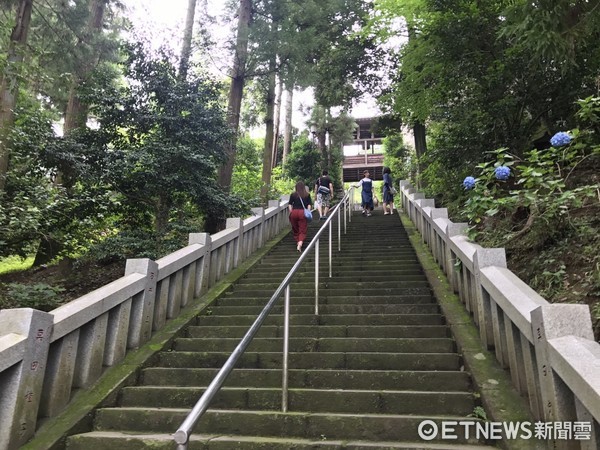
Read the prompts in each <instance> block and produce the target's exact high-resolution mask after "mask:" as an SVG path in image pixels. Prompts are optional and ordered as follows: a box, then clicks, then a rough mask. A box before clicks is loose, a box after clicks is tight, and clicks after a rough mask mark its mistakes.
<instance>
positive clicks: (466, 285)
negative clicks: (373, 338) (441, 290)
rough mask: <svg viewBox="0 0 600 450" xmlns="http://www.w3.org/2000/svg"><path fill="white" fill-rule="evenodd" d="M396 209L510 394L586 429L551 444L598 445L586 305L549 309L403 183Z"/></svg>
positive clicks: (598, 357) (599, 353) (599, 360)
mask: <svg viewBox="0 0 600 450" xmlns="http://www.w3.org/2000/svg"><path fill="white" fill-rule="evenodd" d="M399 194H400V197H401V200H402V208H403V209H404V211H405V212H406V214H407V215H408V216H409V218H410V220H411V221H412V222H413V223H414V224H415V227H416V228H417V229H418V231H419V233H420V234H421V237H422V240H423V242H424V243H425V244H427V245H428V247H429V248H430V250H431V252H432V255H433V257H434V259H435V261H436V262H437V264H438V265H439V266H440V268H441V269H442V270H443V271H444V273H445V274H446V276H447V278H448V280H449V282H450V285H451V286H452V288H453V290H454V291H455V292H456V293H457V294H458V295H459V297H460V299H461V301H462V302H463V303H464V305H465V308H466V309H467V310H468V311H469V312H470V314H471V317H472V319H473V321H474V323H475V324H476V325H477V327H478V329H479V335H480V339H481V342H482V343H483V344H484V346H486V347H487V348H488V349H489V350H493V351H494V352H495V355H496V358H497V360H498V361H499V362H500V364H501V365H502V366H503V367H504V368H506V369H507V370H509V371H510V375H511V379H512V381H513V383H514V386H515V387H516V389H517V390H518V391H519V392H520V393H521V394H522V395H524V396H526V397H527V398H528V400H529V405H530V408H531V412H532V414H533V416H534V417H535V418H536V420H539V421H542V422H571V423H576V422H581V423H584V424H586V425H587V424H589V425H590V426H591V430H589V433H588V434H589V436H590V439H589V440H581V441H568V440H555V441H554V442H553V444H554V447H553V448H557V449H562V448H565V449H566V448H568V449H571V448H581V449H590V450H591V449H598V448H600V425H599V422H600V344H598V343H597V342H595V341H594V335H593V330H592V321H591V316H590V311H589V307H588V306H587V305H573V304H550V303H548V302H547V301H546V300H545V299H544V298H542V297H541V296H540V295H539V294H538V293H536V292H535V291H534V290H533V289H532V288H531V287H529V286H528V285H527V284H526V283H524V282H523V281H522V280H521V279H519V278H518V277H517V276H516V275H515V274H514V273H512V272H511V271H510V270H508V269H507V268H506V255H505V251H504V249H502V248H483V247H481V246H480V245H477V244H475V243H473V242H471V241H469V239H468V238H467V236H466V231H467V224H465V223H453V222H452V221H450V220H449V219H448V211H447V210H446V209H445V208H435V204H434V201H433V200H431V199H425V196H424V195H423V194H422V193H418V192H416V190H415V189H414V188H413V187H412V186H411V185H410V183H409V182H408V181H401V182H400V192H399Z"/></svg>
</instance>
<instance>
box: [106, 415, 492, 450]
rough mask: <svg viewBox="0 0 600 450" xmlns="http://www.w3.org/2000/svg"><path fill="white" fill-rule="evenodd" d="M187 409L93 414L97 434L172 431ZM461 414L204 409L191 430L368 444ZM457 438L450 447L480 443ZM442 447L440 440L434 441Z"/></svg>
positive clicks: (409, 436)
mask: <svg viewBox="0 0 600 450" xmlns="http://www.w3.org/2000/svg"><path fill="white" fill-rule="evenodd" d="M188 412H189V409H186V408H160V409H155V408H146V407H141V408H126V407H123V408H103V409H100V410H98V411H97V413H96V418H95V427H96V430H97V431H117V430H127V431H130V432H134V433H135V432H152V433H157V432H158V433H172V432H173V426H174V424H179V423H181V422H182V421H183V420H184V419H185V417H186V415H187V413H188ZM464 418H465V417H464V416H443V418H441V417H438V416H418V415H401V414H341V413H337V414H334V413H304V412H287V413H281V412H276V411H244V410H218V409H212V410H208V411H207V412H206V414H205V415H204V416H203V417H202V419H201V420H200V421H199V422H198V424H197V425H196V427H195V428H194V432H195V433H210V434H220V433H223V434H232V432H233V433H234V434H240V435H246V436H247V435H255V436H263V437H279V438H290V437H293V438H304V439H323V440H329V439H344V440H348V439H361V440H368V441H371V442H379V441H384V442H385V441H388V442H389V441H409V442H410V441H412V442H416V441H418V440H419V435H418V432H417V429H418V426H419V424H420V423H421V422H422V421H424V420H433V421H434V422H441V421H442V420H457V421H458V420H463V419H464ZM458 437H459V439H457V440H454V441H453V443H455V444H460V443H472V444H480V443H479V442H477V441H474V440H467V439H464V437H463V436H458ZM438 442H439V443H442V442H443V441H442V440H440V441H438Z"/></svg>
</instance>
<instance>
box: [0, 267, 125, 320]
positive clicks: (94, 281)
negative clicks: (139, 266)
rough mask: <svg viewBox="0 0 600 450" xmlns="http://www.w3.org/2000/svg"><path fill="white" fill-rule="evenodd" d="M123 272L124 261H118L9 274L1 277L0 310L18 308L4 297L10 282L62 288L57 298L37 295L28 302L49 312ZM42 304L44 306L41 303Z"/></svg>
mask: <svg viewBox="0 0 600 450" xmlns="http://www.w3.org/2000/svg"><path fill="white" fill-rule="evenodd" d="M124 273H125V262H124V261H117V262H113V263H110V264H105V265H100V264H96V263H86V264H75V265H73V266H72V267H64V266H60V265H54V266H49V267H38V268H31V269H27V270H24V271H20V272H12V273H7V274H2V275H0V307H2V308H7V307H17V306H19V305H15V304H14V301H13V300H12V299H9V298H7V291H8V290H9V289H10V283H19V284H25V285H31V286H34V285H38V286H41V285H42V284H43V285H48V286H50V287H55V288H60V289H64V291H62V292H59V293H58V294H57V296H56V298H50V299H47V300H48V301H46V299H45V298H44V297H47V296H44V295H40V298H38V299H33V298H32V299H31V300H32V301H33V302H35V305H26V306H31V307H37V309H42V310H51V309H53V308H54V307H56V306H58V305H59V304H63V303H67V302H70V301H71V300H74V299H76V298H78V297H81V296H82V295H84V294H87V293H88V292H91V291H93V290H94V289H97V288H99V287H101V286H103V285H105V284H108V283H110V282H111V281H114V280H116V279H117V278H120V277H122V276H123V274H124ZM43 291H44V289H43V288H42V287H40V288H39V289H37V290H36V291H35V292H34V293H32V294H30V295H29V297H32V296H35V295H38V294H37V293H39V292H43ZM44 303H45V304H44Z"/></svg>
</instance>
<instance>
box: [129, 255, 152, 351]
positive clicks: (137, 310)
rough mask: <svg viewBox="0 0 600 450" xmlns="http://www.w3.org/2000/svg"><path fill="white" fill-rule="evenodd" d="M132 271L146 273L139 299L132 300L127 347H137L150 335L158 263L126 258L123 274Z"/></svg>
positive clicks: (146, 259) (144, 259) (143, 259)
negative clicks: (144, 285) (144, 283)
mask: <svg viewBox="0 0 600 450" xmlns="http://www.w3.org/2000/svg"><path fill="white" fill-rule="evenodd" d="M132 273H141V274H143V275H146V287H145V288H144V291H143V293H142V294H141V298H140V299H139V300H138V299H134V301H133V302H132V304H131V318H130V320H129V339H128V341H129V344H128V347H129V348H137V347H139V346H141V345H143V344H144V343H145V342H146V341H148V339H150V337H151V336H152V321H153V320H154V302H155V299H156V280H157V278H158V264H156V262H155V261H152V260H151V259H148V258H135V259H128V260H127V262H126V263H125V276H127V275H131V274H132Z"/></svg>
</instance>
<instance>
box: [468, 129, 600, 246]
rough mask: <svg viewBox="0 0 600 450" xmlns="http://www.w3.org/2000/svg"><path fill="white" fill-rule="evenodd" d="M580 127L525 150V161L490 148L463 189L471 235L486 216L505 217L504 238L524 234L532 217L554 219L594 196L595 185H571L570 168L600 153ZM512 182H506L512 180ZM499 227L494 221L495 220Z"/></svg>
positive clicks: (588, 201)
mask: <svg viewBox="0 0 600 450" xmlns="http://www.w3.org/2000/svg"><path fill="white" fill-rule="evenodd" d="M582 136H583V135H582V132H581V131H580V130H579V129H573V130H571V131H570V132H563V131H561V132H559V133H556V134H555V135H554V136H553V137H552V139H551V140H550V143H551V145H552V146H551V147H549V148H546V149H542V150H538V149H533V150H530V151H529V152H527V153H526V154H525V155H524V157H523V159H519V158H517V157H515V156H514V155H511V154H510V153H509V151H508V149H507V148H500V149H497V150H494V151H492V152H489V153H490V154H492V155H493V158H491V159H490V160H489V161H487V162H485V163H482V164H479V165H478V166H477V169H479V170H480V171H481V173H480V175H479V176H478V177H477V178H476V180H477V183H475V178H474V177H472V176H469V177H467V178H465V180H464V181H463V187H464V188H465V189H466V190H469V191H470V192H469V193H468V194H467V195H468V199H467V201H466V203H465V208H464V212H465V215H466V217H467V219H468V220H469V223H470V224H471V235H472V236H473V237H474V236H475V235H477V234H478V232H479V231H481V224H482V223H483V222H484V220H485V219H486V218H490V217H493V216H496V217H497V218H500V219H502V218H509V219H514V220H517V222H518V223H517V224H515V223H513V221H512V220H510V221H509V222H508V223H507V224H506V230H505V235H504V236H505V240H508V239H511V238H512V237H514V236H520V235H521V234H523V233H526V232H527V231H528V229H525V228H527V227H531V226H532V223H533V222H534V221H535V220H538V219H542V222H540V223H545V224H548V223H553V222H556V220H561V218H563V217H568V215H569V212H570V211H571V210H572V209H573V208H579V207H581V206H582V205H584V204H589V203H590V202H592V201H594V200H595V197H596V195H597V192H596V188H597V186H596V185H593V184H590V185H587V186H575V187H572V188H571V187H570V186H569V184H570V183H569V178H570V177H571V174H572V173H573V171H574V170H575V169H576V168H577V167H578V166H579V165H580V163H582V162H583V161H584V160H586V159H588V158H590V157H593V156H596V157H600V145H598V144H595V143H593V142H584V141H586V140H589V138H590V136H592V135H589V136H588V135H585V136H586V138H585V139H583V138H582ZM511 179H512V180H513V181H510V180H511ZM517 211H522V212H524V213H525V214H526V217H528V220H527V223H526V224H523V223H521V222H520V220H519V219H515V218H514V217H515V214H516V212H517ZM495 226H497V223H496V224H495Z"/></svg>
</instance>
